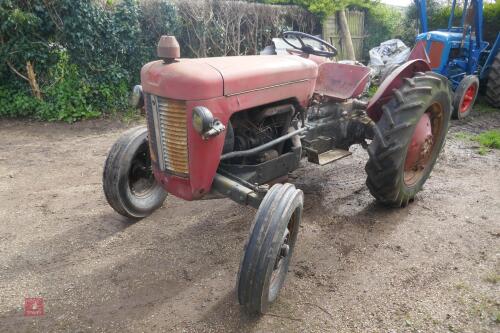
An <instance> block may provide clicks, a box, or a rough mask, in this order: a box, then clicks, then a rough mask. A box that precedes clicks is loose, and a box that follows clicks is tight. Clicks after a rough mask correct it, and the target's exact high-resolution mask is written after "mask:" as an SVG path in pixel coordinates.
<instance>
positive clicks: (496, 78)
mask: <svg viewBox="0 0 500 333" xmlns="http://www.w3.org/2000/svg"><path fill="white" fill-rule="evenodd" d="M486 101H487V102H488V103H489V104H490V105H491V106H493V107H496V108H500V52H498V54H497V55H496V57H495V59H493V63H492V64H491V67H490V71H489V73H488V81H487V82H486Z"/></svg>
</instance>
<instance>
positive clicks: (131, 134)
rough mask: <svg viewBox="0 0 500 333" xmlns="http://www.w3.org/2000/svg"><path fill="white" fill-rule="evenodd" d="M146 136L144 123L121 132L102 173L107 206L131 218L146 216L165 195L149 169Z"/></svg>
mask: <svg viewBox="0 0 500 333" xmlns="http://www.w3.org/2000/svg"><path fill="white" fill-rule="evenodd" d="M147 135H148V131H147V129H146V127H145V126H139V127H135V128H132V129H130V130H128V131H127V132H125V133H124V134H123V135H122V136H121V137H120V138H119V139H118V141H116V142H115V144H114V145H113V147H111V150H110V151H109V153H108V157H107V158H106V163H105V165H104V172H103V176H102V183H103V189H104V194H105V196H106V199H107V201H108V203H109V205H110V206H111V207H113V209H114V210H115V211H116V212H118V213H119V214H121V215H123V216H126V217H130V218H133V219H139V218H143V217H146V216H148V215H150V214H151V213H152V212H153V211H155V210H156V209H157V208H159V207H160V206H161V205H162V204H163V201H165V198H166V197H167V193H166V192H165V190H164V189H163V188H162V187H161V185H160V184H159V183H158V182H157V181H156V180H155V178H154V175H153V172H152V168H151V158H150V156H149V145H148V138H147Z"/></svg>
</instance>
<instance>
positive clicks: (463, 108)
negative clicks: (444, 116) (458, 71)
mask: <svg viewBox="0 0 500 333" xmlns="http://www.w3.org/2000/svg"><path fill="white" fill-rule="evenodd" d="M478 91H479V79H478V78H477V76H475V75H468V76H466V77H464V78H463V79H462V81H460V83H459V85H458V87H457V89H456V90H455V94H454V95H453V114H452V115H453V118H455V119H464V118H465V117H467V116H468V115H469V114H470V113H471V111H472V107H473V106H474V102H475V101H476V97H477V93H478Z"/></svg>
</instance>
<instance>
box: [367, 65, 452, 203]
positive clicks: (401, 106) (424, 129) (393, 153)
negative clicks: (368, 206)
mask: <svg viewBox="0 0 500 333" xmlns="http://www.w3.org/2000/svg"><path fill="white" fill-rule="evenodd" d="M382 110H383V114H382V116H381V118H380V120H379V121H378V122H377V124H376V126H377V128H378V129H377V130H375V131H374V133H375V136H374V138H373V140H372V142H371V143H370V145H369V146H368V149H367V151H368V154H369V159H368V162H367V164H366V167H365V170H366V173H367V179H366V185H367V186H368V189H369V190H370V193H371V194H372V195H373V196H374V197H375V198H376V199H377V201H379V202H380V203H382V204H385V205H387V206H392V207H401V206H406V205H407V204H408V202H410V201H412V200H413V199H414V197H415V195H416V194H417V192H418V191H420V190H421V189H422V186H423V185H424V183H425V182H426V180H427V178H428V177H429V175H430V173H431V171H432V169H433V167H434V164H435V163H436V159H437V157H438V155H439V152H440V151H441V149H442V147H443V144H444V141H445V136H446V133H447V131H448V126H449V121H450V116H451V101H450V91H449V88H448V80H447V79H446V78H445V77H444V76H441V75H439V74H436V73H433V72H427V73H416V74H415V76H414V77H413V78H407V79H404V82H403V84H402V86H401V87H400V88H399V89H395V90H394V97H393V98H392V99H391V100H390V101H389V102H388V103H387V104H385V105H384V106H383V107H382Z"/></svg>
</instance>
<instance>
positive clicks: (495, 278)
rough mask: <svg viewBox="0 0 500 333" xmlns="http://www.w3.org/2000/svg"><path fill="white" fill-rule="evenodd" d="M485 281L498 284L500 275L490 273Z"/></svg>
mask: <svg viewBox="0 0 500 333" xmlns="http://www.w3.org/2000/svg"><path fill="white" fill-rule="evenodd" d="M484 280H485V281H486V282H489V283H492V284H497V283H499V282H500V274H497V273H490V274H488V275H487V276H486V277H485V278H484Z"/></svg>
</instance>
